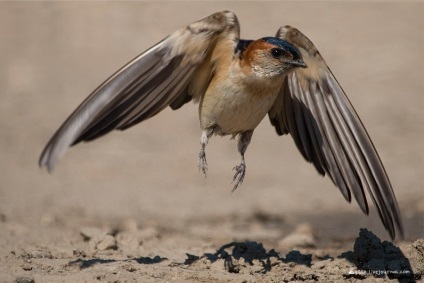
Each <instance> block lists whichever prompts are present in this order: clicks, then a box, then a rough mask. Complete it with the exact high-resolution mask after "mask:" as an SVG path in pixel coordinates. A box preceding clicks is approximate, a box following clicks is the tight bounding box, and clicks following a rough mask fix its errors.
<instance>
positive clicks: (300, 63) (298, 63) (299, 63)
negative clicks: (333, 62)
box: [286, 59, 308, 68]
mask: <svg viewBox="0 0 424 283" xmlns="http://www.w3.org/2000/svg"><path fill="white" fill-rule="evenodd" d="M286 63H288V64H292V65H293V66H294V67H302V68H306V67H308V65H306V64H305V62H303V61H302V60H301V59H297V60H286Z"/></svg>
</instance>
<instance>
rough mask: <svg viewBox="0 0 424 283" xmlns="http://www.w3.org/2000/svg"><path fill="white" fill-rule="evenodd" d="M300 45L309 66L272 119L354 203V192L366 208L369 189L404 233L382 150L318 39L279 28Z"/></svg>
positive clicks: (290, 79)
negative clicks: (342, 85) (351, 101)
mask: <svg viewBox="0 0 424 283" xmlns="http://www.w3.org/2000/svg"><path fill="white" fill-rule="evenodd" d="M276 36H277V37H279V38H281V39H284V40H286V41H288V42H290V43H291V44H293V45H294V46H295V47H297V48H298V49H299V51H300V52H301V55H302V59H303V61H304V62H305V63H306V64H307V65H308V68H305V69H303V68H296V69H295V70H294V71H292V72H291V73H289V74H288V75H287V77H286V79H285V81H284V84H283V87H282V89H281V91H280V94H279V95H278V97H277V100H276V102H275V104H274V105H273V107H272V108H271V110H270V111H269V113H268V114H269V118H270V121H271V123H272V125H273V126H274V127H275V129H276V130H277V133H278V134H279V135H283V134H287V133H290V134H291V135H292V137H293V139H294V141H295V143H296V145H297V147H298V149H299V150H300V152H301V153H302V155H303V156H304V157H305V159H306V160H308V161H309V162H312V163H313V165H314V166H315V168H316V169H317V170H318V172H319V173H320V174H322V175H325V174H326V173H327V174H328V175H329V176H330V178H331V179H332V181H333V182H334V183H335V185H336V186H337V187H338V188H339V189H340V191H341V192H342V194H343V196H344V197H345V198H346V200H348V201H349V202H350V200H351V193H353V195H354V197H355V199H356V201H357V202H358V204H359V206H360V207H361V209H362V210H363V211H364V213H366V214H368V204H367V200H366V197H365V192H364V190H365V189H366V190H368V193H369V195H370V197H371V199H372V201H373V202H374V205H375V206H376V208H377V211H378V213H379V215H380V218H381V220H382V222H383V224H384V226H385V228H386V229H387V230H388V232H389V233H390V236H391V237H392V238H394V237H395V227H396V229H397V230H398V231H399V232H400V234H401V235H400V236H401V237H403V227H402V221H401V217H400V213H399V208H398V205H397V202H396V198H395V195H394V193H393V189H392V186H391V184H390V181H389V178H388V177H387V174H386V171H385V169H384V167H383V164H382V162H381V160H380V158H379V156H378V154H377V151H376V149H375V147H374V145H373V143H372V141H371V139H370V137H369V136H368V133H367V131H366V130H365V128H364V125H363V124H362V122H361V120H360V118H359V117H358V115H357V114H356V112H355V109H354V108H353V106H352V104H351V103H350V101H349V99H348V97H347V96H346V94H345V93H344V91H343V89H342V88H341V86H340V85H339V83H338V82H337V80H336V78H335V77H334V75H333V74H332V72H331V70H330V69H329V68H328V66H327V64H326V63H325V61H324V59H323V58H322V56H321V55H320V53H319V51H318V50H317V49H316V48H315V46H314V45H313V43H312V42H311V41H310V40H309V39H308V38H307V37H306V36H305V35H303V34H302V33H301V32H300V31H299V30H297V29H295V28H293V27H290V26H285V27H281V28H280V29H279V30H278V32H277V35H276Z"/></svg>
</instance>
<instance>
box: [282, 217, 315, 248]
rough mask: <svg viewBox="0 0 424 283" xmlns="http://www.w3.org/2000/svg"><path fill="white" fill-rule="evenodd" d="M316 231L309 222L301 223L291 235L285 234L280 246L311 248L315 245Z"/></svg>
mask: <svg viewBox="0 0 424 283" xmlns="http://www.w3.org/2000/svg"><path fill="white" fill-rule="evenodd" d="M315 243H316V239H315V231H314V229H313V228H312V226H311V225H310V224H308V223H302V224H299V225H298V226H297V227H296V228H295V230H294V231H293V232H292V233H290V234H289V235H287V236H285V237H284V238H283V239H281V240H280V241H279V242H278V246H279V247H284V248H294V247H302V248H311V247H315Z"/></svg>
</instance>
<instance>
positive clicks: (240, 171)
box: [231, 162, 246, 192]
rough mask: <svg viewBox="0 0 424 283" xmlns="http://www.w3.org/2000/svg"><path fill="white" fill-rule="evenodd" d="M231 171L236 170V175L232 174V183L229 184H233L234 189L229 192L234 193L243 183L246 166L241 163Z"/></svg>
mask: <svg viewBox="0 0 424 283" xmlns="http://www.w3.org/2000/svg"><path fill="white" fill-rule="evenodd" d="M233 170H236V174H234V177H233V181H232V182H231V183H234V182H235V184H234V188H233V189H232V190H231V192H234V191H235V190H236V189H237V187H238V186H239V185H241V184H242V183H243V179H244V176H245V175H246V164H244V162H241V163H240V165H237V166H235V167H234V168H233Z"/></svg>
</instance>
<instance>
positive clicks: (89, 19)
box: [0, 1, 424, 240]
mask: <svg viewBox="0 0 424 283" xmlns="http://www.w3.org/2000/svg"><path fill="white" fill-rule="evenodd" d="M224 9H226V10H232V11H234V12H235V13H236V14H237V16H238V18H239V21H240V24H241V36H242V38H245V39H256V38H260V37H263V36H269V35H274V34H275V32H276V31H277V29H278V28H279V27H280V26H282V25H287V24H289V25H292V26H295V27H297V28H299V29H300V30H301V31H302V32H304V33H305V34H306V35H307V36H308V37H309V38H310V39H311V40H312V41H313V42H314V43H315V45H316V46H317V47H318V49H319V50H320V51H321V53H322V55H323V56H324V58H325V59H326V61H327V63H328V65H329V66H330V67H331V69H332V71H333V73H334V74H335V76H336V77H337V79H338V81H339V82H340V84H341V85H342V87H343V88H344V90H345V91H346V93H347V95H348V96H349V98H350V99H351V102H352V103H353V105H354V106H355V108H356V110H357V112H358V114H359V116H360V117H361V118H362V121H363V122H364V124H365V125H366V127H367V130H368V132H369V134H370V136H371V138H372V139H373V141H374V144H375V146H376V148H377V150H378V152H379V154H380V157H381V159H382V161H383V163H384V165H385V167H386V170H387V173H388V175H389V177H390V178H391V182H392V185H393V187H394V190H395V193H396V195H397V198H398V201H399V205H400V209H401V212H402V215H403V218H404V221H405V226H406V227H405V228H406V239H409V240H414V239H416V238H418V237H423V229H424V228H423V222H424V221H423V213H424V184H423V173H424V170H423V169H424V150H423V145H424V138H423V134H424V131H423V129H424V128H423V114H422V108H423V106H424V103H423V94H424V83H423V81H424V80H423V79H424V38H423V33H422V31H423V30H424V21H423V5H422V4H421V3H418V2H406V1H405V2H375V1H373V2H362V1H361V2H342V3H338V2H333V1H328V2H303V1H300V2H261V1H258V2H256V1H249V2H241V1H240V2H239V1H233V2H228V3H226V2H221V1H218V2H213V1H205V2H190V1H188V2H160V1H157V2H153V1H152V2H132V1H131V2H130V1H128V2H126V1H123V2H118V1H113V2H95V1H93V2H90V1H88V2H82V1H77V2H71V1H69V2H51V1H46V2H12V1H10V2H1V3H0V34H1V40H0V62H1V63H0V97H1V103H0V129H1V132H0V157H1V158H0V214H1V215H2V217H4V218H5V219H8V220H9V221H13V222H16V223H19V224H20V225H23V226H31V225H32V226H33V227H37V225H39V223H42V222H43V221H45V220H46V219H51V218H52V219H56V220H57V219H59V221H60V222H61V223H62V225H64V227H66V226H67V225H71V224H70V223H71V222H73V221H91V222H108V221H109V220H110V219H114V220H116V221H120V219H126V218H128V217H131V218H134V219H136V220H137V221H138V222H139V223H147V222H157V223H161V224H162V225H167V223H170V224H169V225H172V223H178V222H184V221H185V222H184V223H187V221H188V222H190V221H198V223H202V221H204V222H206V221H208V220H210V219H215V220H216V219H218V220H219V219H226V218H227V219H228V218H229V217H230V216H238V215H241V216H243V215H251V214H252V213H262V214H268V215H277V216H279V217H281V218H282V219H283V220H284V222H285V223H286V224H287V223H288V224H290V225H292V226H294V225H296V223H300V222H307V223H310V224H311V225H312V226H313V227H314V228H315V229H316V230H317V231H318V233H319V234H320V235H321V238H322V239H325V238H326V237H327V238H331V237H336V236H338V237H353V236H356V235H357V233H358V229H359V228H360V227H367V228H369V229H371V230H373V231H374V232H376V233H377V234H378V235H379V236H380V237H382V238H386V239H387V238H388V234H387V233H386V232H385V231H384V229H383V227H382V225H381V223H380V220H379V219H378V215H377V213H376V211H375V210H374V209H373V208H372V209H371V212H370V216H369V217H366V216H365V215H362V214H361V212H360V209H359V207H358V206H357V204H356V203H352V204H348V203H346V202H345V200H344V199H343V197H342V195H341V194H340V193H339V191H338V189H337V188H336V187H334V186H333V184H332V183H331V181H330V180H329V179H328V178H327V177H326V178H322V177H320V176H319V175H318V173H317V172H316V171H315V169H314V168H313V167H312V166H311V165H310V164H308V163H306V162H305V161H304V160H303V158H302V156H301V155H300V154H299V153H298V150H297V149H296V147H295V146H294V143H293V141H292V138H291V137H290V136H283V137H278V136H277V135H276V134H275V131H274V129H273V127H271V125H270V123H269V121H268V118H265V119H264V121H263V122H262V124H261V125H260V126H259V128H258V129H257V130H256V132H255V135H254V137H253V140H252V143H251V145H250V146H249V149H248V151H247V155H246V162H247V175H246V178H245V180H244V183H243V185H242V186H241V187H240V188H239V189H237V191H236V192H234V193H233V194H230V191H231V189H232V185H231V180H232V176H233V171H232V168H233V167H234V166H235V165H236V164H238V163H239V155H238V153H237V149H236V142H235V141H233V140H230V138H228V137H224V138H219V137H214V138H212V140H211V141H210V143H209V145H208V147H207V155H208V164H209V172H208V177H207V178H206V179H205V178H204V176H203V175H202V174H201V173H199V172H198V168H197V156H198V151H199V149H200V146H199V139H200V134H201V131H200V127H199V122H198V118H197V106H196V105H193V104H187V105H186V106H184V107H183V108H182V110H180V111H175V112H174V111H171V110H170V109H166V110H165V111H163V112H162V113H160V114H159V115H157V116H156V117H154V118H152V119H150V120H148V121H147V122H145V123H142V124H140V125H138V126H136V127H133V128H131V129H129V130H127V131H125V132H114V133H112V134H109V135H107V136H105V137H104V138H102V139H99V140H96V141H94V142H90V143H86V144H79V145H78V146H76V147H74V148H72V149H71V150H69V151H68V152H67V154H66V155H65V156H64V158H63V159H62V160H61V161H60V163H59V165H58V166H57V168H56V169H55V171H54V173H53V174H51V175H50V174H48V173H47V172H46V171H45V170H42V169H40V168H38V165H37V161H38V157H39V154H40V153H41V151H42V149H43V147H44V145H45V144H46V143H47V141H48V139H49V138H50V137H51V136H52V135H53V133H54V132H55V130H56V129H57V128H58V127H59V126H60V125H61V123H62V122H63V121H64V120H65V119H66V118H67V117H68V115H69V114H70V113H71V112H72V111H73V110H74V109H75V108H76V107H77V106H78V105H79V103H80V102H82V100H83V99H85V98H86V97H87V96H88V94H90V93H91V91H92V90H94V89H95V88H96V87H97V86H98V85H99V84H100V83H102V82H103V81H104V80H105V79H107V78H108V77H109V76H110V75H111V74H112V73H114V72H115V71H116V70H117V69H118V68H120V67H121V66H123V65H124V64H125V63H127V62H128V61H129V60H131V59H132V58H133V57H135V56H136V55H138V54H139V53H141V52H143V51H144V50H145V49H147V48H148V47H150V46H152V45H154V44H155V43H157V42H158V41H160V40H161V39H162V38H164V37H165V36H167V35H168V34H170V33H172V32H173V31H175V30H176V29H178V28H180V27H183V26H185V25H187V24H189V23H191V22H193V21H195V20H198V19H201V18H203V17H205V16H207V15H209V14H211V13H213V12H216V11H220V10H224ZM87 219H88V220H87ZM56 220H55V221H56ZM217 223H219V221H217ZM72 225H73V224H72ZM217 225H219V224H217ZM32 226H31V227H32ZM288 232H289V231H283V232H282V233H283V234H284V233H288ZM262 233H266V231H262Z"/></svg>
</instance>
